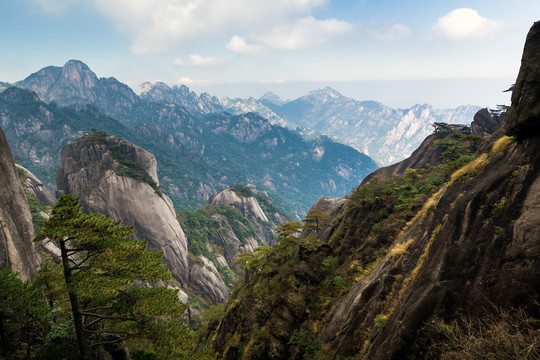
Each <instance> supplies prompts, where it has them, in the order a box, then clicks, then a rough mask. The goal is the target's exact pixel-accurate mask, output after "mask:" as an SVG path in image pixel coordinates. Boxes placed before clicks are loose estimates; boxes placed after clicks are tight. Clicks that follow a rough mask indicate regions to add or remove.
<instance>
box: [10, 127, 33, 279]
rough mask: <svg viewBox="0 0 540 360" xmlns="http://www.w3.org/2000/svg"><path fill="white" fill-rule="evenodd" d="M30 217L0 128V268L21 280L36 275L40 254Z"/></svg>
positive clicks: (11, 157)
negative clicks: (8, 270)
mask: <svg viewBox="0 0 540 360" xmlns="http://www.w3.org/2000/svg"><path fill="white" fill-rule="evenodd" d="M33 238H34V227H33V225H32V215H31V214H30V209H29V207H28V203H27V202H26V197H25V194H24V190H23V188H22V186H21V182H20V180H19V176H18V174H17V170H16V168H15V162H14V161H13V156H12V155H11V150H10V148H9V144H8V142H7V140H6V136H5V134H4V131H3V130H2V129H1V128H0V268H6V267H9V268H11V270H12V271H13V272H17V273H18V274H19V277H20V278H21V279H23V280H32V279H34V278H35V277H36V275H37V269H38V266H39V264H40V262H41V254H40V252H39V251H38V249H37V248H36V246H35V244H34V243H33V242H32V240H33Z"/></svg>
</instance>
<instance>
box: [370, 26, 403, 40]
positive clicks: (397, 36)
mask: <svg viewBox="0 0 540 360" xmlns="http://www.w3.org/2000/svg"><path fill="white" fill-rule="evenodd" d="M366 31H367V34H368V35H369V36H371V37H372V38H374V39H376V40H379V41H389V42H391V41H398V40H403V39H406V38H408V37H409V36H411V34H412V31H411V28H410V27H408V26H407V25H403V24H400V23H385V24H382V25H378V24H376V25H373V26H372V27H370V28H368V29H367V30H366Z"/></svg>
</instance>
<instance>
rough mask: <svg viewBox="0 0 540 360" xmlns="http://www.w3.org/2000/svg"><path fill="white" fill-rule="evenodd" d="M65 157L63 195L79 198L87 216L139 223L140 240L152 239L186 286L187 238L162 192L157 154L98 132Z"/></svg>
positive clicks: (59, 179)
mask: <svg viewBox="0 0 540 360" xmlns="http://www.w3.org/2000/svg"><path fill="white" fill-rule="evenodd" d="M61 158H62V167H61V168H60V169H59V170H58V173H57V187H58V191H60V192H65V193H70V194H73V195H75V196H77V197H79V198H80V202H81V205H82V206H83V209H84V210H85V211H86V212H90V213H100V214H108V215H110V216H111V218H113V219H117V220H121V221H122V223H123V224H125V225H133V233H134V236H135V237H136V238H139V239H142V238H147V239H148V248H149V250H154V251H156V250H157V251H163V260H164V262H165V264H166V265H167V266H168V267H169V269H170V270H171V272H172V274H173V276H174V278H175V279H177V280H178V281H180V282H181V283H182V284H186V283H187V279H188V260H187V240H186V237H185V235H184V232H183V231H182V228H181V227H180V224H179V223H178V221H177V220H176V214H175V211H174V207H173V204H172V202H171V200H170V199H169V197H167V195H165V194H164V193H162V191H161V190H160V187H159V181H158V178H157V172H156V159H155V158H154V156H153V155H152V154H150V153H148V152H147V151H145V150H143V149H141V148H139V147H137V146H135V145H133V144H131V143H129V142H127V141H125V140H121V139H119V138H117V137H114V136H109V135H106V134H105V133H102V132H96V133H93V134H90V135H88V136H86V137H83V138H81V139H79V140H78V141H77V142H75V143H70V144H67V145H66V146H65V147H64V148H63V149H62V152H61Z"/></svg>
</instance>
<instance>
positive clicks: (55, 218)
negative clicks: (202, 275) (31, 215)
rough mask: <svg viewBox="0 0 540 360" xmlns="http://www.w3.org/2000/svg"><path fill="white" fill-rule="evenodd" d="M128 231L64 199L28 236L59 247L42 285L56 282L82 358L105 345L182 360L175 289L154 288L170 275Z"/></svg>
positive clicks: (184, 337)
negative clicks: (55, 266) (58, 265)
mask: <svg viewBox="0 0 540 360" xmlns="http://www.w3.org/2000/svg"><path fill="white" fill-rule="evenodd" d="M131 233H132V229H131V227H129V226H122V225H120V223H119V222H118V221H113V220H111V219H110V218H109V217H107V216H104V215H98V214H92V215H87V214H84V213H83V212H82V210H81V206H80V205H79V202H78V199H76V198H74V197H73V196H71V195H64V196H62V197H61V198H60V199H59V200H58V204H57V205H56V206H55V207H54V208H53V210H52V214H51V217H50V219H48V220H47V222H46V223H45V224H44V225H43V228H42V229H41V232H40V234H39V235H38V236H37V237H36V240H47V241H53V242H54V243H56V244H57V245H58V247H59V248H60V251H61V260H62V271H61V273H63V279H59V278H58V277H56V279H54V278H53V279H48V281H56V282H57V283H58V282H59V281H60V282H61V285H62V286H63V288H64V295H65V294H67V296H68V297H69V304H70V307H71V313H72V317H73V322H74V326H75V332H76V336H77V341H78V344H79V350H80V353H81V357H82V359H83V360H87V359H91V358H93V353H94V352H96V351H97V350H98V349H104V348H105V347H108V348H111V347H112V346H117V347H126V346H127V348H129V349H130V352H131V354H132V355H135V354H136V353H140V354H141V355H142V354H144V358H150V359H152V358H156V359H157V358H159V359H168V358H175V359H177V358H182V357H184V356H186V355H187V353H188V351H189V350H190V347H191V339H190V335H189V331H188V330H187V327H186V326H185V325H184V324H183V323H182V322H181V321H180V320H179V318H180V316H181V315H182V314H183V312H184V310H185V307H186V306H185V305H183V304H180V303H179V302H178V297H177V294H176V291H174V290H172V289H167V288H166V287H164V286H155V285H157V284H160V282H161V281H166V280H169V279H170V277H171V275H170V273H169V271H168V270H167V269H166V268H165V267H164V266H163V263H162V261H161V256H162V253H160V252H150V251H147V250H146V241H138V240H133V239H130V238H129V237H128V236H130V235H131ZM53 273H54V272H50V273H49V275H50V274H53ZM57 273H58V272H57ZM45 276H47V275H45ZM142 284H147V285H150V286H142ZM161 285H162V284H161ZM66 303H67V302H66Z"/></svg>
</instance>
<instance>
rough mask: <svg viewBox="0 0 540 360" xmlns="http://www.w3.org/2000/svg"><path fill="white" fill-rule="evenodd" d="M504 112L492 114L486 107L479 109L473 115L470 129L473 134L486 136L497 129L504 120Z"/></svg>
mask: <svg viewBox="0 0 540 360" xmlns="http://www.w3.org/2000/svg"><path fill="white" fill-rule="evenodd" d="M505 115H506V113H504V112H503V113H501V114H499V115H497V116H492V115H491V114H490V113H489V111H488V109H481V110H479V111H478V112H477V113H476V114H475V115H474V120H473V122H472V123H471V131H472V133H473V135H477V136H482V137H488V136H490V135H491V134H493V133H494V132H495V131H497V130H498V129H499V128H500V127H501V126H502V125H503V124H504V120H505V117H506V116H505Z"/></svg>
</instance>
